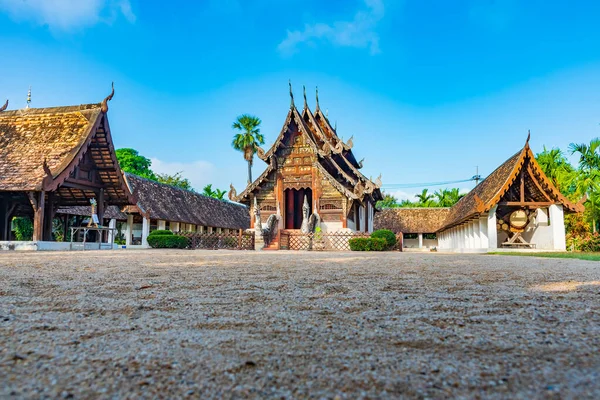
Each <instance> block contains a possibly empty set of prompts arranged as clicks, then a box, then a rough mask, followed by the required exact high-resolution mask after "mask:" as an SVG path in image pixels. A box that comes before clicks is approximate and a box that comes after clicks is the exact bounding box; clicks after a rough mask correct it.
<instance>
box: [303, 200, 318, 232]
mask: <svg viewBox="0 0 600 400" xmlns="http://www.w3.org/2000/svg"><path fill="white" fill-rule="evenodd" d="M309 213H310V206H309V205H308V199H307V198H306V196H304V205H303V206H302V225H301V227H300V231H301V232H302V233H314V232H315V230H316V229H317V227H319V226H320V225H321V217H320V216H319V213H317V210H316V209H315V211H314V212H313V213H312V215H309Z"/></svg>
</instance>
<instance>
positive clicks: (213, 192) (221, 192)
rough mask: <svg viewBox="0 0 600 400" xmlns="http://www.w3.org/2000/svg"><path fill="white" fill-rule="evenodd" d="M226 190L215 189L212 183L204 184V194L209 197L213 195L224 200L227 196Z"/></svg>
mask: <svg viewBox="0 0 600 400" xmlns="http://www.w3.org/2000/svg"><path fill="white" fill-rule="evenodd" d="M226 193H227V191H226V190H220V189H214V190H213V188H212V183H209V184H208V185H206V186H204V188H202V194H203V195H205V196H208V197H213V198H215V199H219V200H223V199H224V198H225V194H226Z"/></svg>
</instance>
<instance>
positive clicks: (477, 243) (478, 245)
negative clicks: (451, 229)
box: [472, 218, 481, 249]
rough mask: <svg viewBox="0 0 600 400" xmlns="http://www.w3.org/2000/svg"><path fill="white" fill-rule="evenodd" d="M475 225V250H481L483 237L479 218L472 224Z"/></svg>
mask: <svg viewBox="0 0 600 400" xmlns="http://www.w3.org/2000/svg"><path fill="white" fill-rule="evenodd" d="M472 224H473V248H475V249H480V248H481V236H480V229H479V218H477V219H476V220H475V221H473V222H472Z"/></svg>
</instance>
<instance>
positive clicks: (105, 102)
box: [101, 82, 115, 113]
mask: <svg viewBox="0 0 600 400" xmlns="http://www.w3.org/2000/svg"><path fill="white" fill-rule="evenodd" d="M111 86H112V91H111V92H110V94H109V95H108V96H106V98H105V99H104V100H102V106H101V109H102V112H103V113H107V112H108V102H109V101H110V100H112V98H113V96H114V95H115V83H114V82H113V83H112V84H111Z"/></svg>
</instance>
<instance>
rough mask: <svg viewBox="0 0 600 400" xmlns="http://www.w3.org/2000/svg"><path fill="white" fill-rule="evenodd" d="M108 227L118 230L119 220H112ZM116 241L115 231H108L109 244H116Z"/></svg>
mask: <svg viewBox="0 0 600 400" xmlns="http://www.w3.org/2000/svg"><path fill="white" fill-rule="evenodd" d="M108 227H109V228H112V229H116V228H117V220H116V219H114V218H112V219H111V220H110V221H109V223H108ZM114 241H115V231H111V230H109V231H108V243H114Z"/></svg>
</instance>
